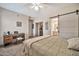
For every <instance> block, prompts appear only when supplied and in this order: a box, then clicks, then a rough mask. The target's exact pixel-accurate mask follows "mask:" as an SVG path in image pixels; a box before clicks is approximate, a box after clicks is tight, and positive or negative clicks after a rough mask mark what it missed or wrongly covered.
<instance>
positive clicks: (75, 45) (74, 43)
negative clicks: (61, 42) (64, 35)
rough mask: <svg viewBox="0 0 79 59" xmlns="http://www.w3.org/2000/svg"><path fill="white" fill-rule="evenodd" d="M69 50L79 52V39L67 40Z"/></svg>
mask: <svg viewBox="0 0 79 59" xmlns="http://www.w3.org/2000/svg"><path fill="white" fill-rule="evenodd" d="M67 41H68V47H67V48H69V49H74V50H79V38H72V39H69V40H67Z"/></svg>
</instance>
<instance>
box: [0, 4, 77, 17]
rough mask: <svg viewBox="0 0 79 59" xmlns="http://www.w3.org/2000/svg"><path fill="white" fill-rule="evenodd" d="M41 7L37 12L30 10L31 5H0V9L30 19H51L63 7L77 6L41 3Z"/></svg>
mask: <svg viewBox="0 0 79 59" xmlns="http://www.w3.org/2000/svg"><path fill="white" fill-rule="evenodd" d="M40 5H42V6H43V8H41V9H40V10H39V11H35V10H34V9H32V8H30V7H31V6H32V3H0V7H2V8H5V9H8V10H11V11H14V12H18V13H21V14H24V15H27V16H31V17H51V16H52V15H53V14H54V11H55V12H56V11H57V10H58V9H60V8H62V7H64V6H71V5H79V4H77V3H74V4H72V3H70V4H69V3H41V4H40Z"/></svg>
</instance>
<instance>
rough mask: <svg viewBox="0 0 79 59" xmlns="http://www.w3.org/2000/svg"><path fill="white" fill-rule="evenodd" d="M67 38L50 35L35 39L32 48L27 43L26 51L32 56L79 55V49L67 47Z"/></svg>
mask: <svg viewBox="0 0 79 59" xmlns="http://www.w3.org/2000/svg"><path fill="white" fill-rule="evenodd" d="M67 45H68V43H67V41H66V39H62V38H60V37H57V36H49V37H47V38H43V39H42V40H39V41H35V42H33V43H32V44H31V45H30V48H29V47H27V46H26V45H25V48H26V49H25V52H26V53H27V52H28V55H30V56H79V51H76V50H71V49H68V48H67Z"/></svg>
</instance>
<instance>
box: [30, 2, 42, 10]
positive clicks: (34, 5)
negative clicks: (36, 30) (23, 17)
mask: <svg viewBox="0 0 79 59" xmlns="http://www.w3.org/2000/svg"><path fill="white" fill-rule="evenodd" d="M31 8H32V9H34V10H35V11H39V10H40V9H41V8H43V6H42V5H41V4H40V3H32V6H31Z"/></svg>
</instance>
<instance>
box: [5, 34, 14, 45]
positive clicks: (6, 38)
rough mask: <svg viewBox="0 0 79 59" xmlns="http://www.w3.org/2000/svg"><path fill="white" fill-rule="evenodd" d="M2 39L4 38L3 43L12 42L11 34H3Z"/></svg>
mask: <svg viewBox="0 0 79 59" xmlns="http://www.w3.org/2000/svg"><path fill="white" fill-rule="evenodd" d="M3 39H4V44H9V43H11V42H12V39H13V36H12V35H4V36H3Z"/></svg>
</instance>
